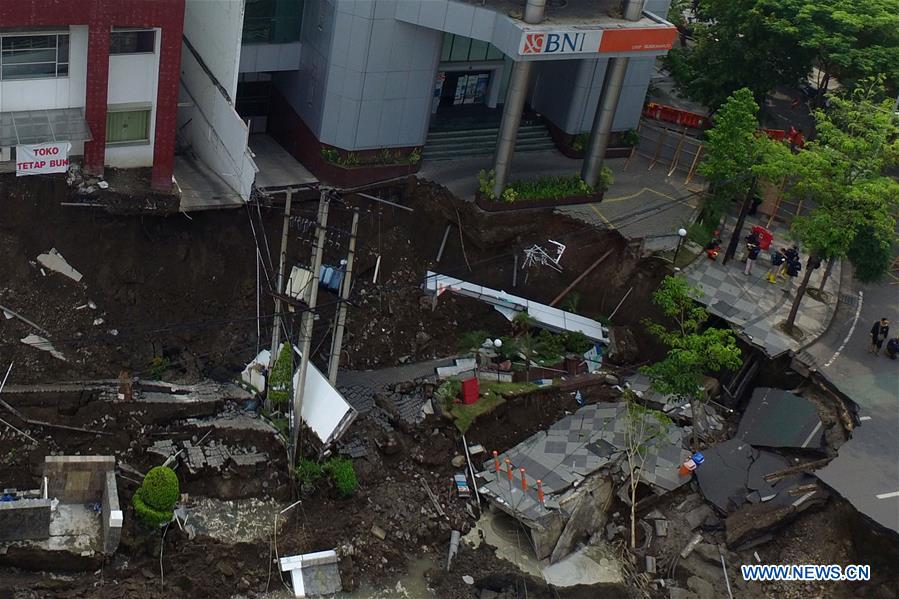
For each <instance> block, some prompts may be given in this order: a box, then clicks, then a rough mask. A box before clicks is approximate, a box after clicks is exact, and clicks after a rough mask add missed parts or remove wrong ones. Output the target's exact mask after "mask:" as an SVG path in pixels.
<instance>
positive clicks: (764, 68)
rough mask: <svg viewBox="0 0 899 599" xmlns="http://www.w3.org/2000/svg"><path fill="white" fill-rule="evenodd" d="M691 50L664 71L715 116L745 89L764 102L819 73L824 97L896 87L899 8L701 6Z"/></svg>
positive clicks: (879, 3) (776, 3)
mask: <svg viewBox="0 0 899 599" xmlns="http://www.w3.org/2000/svg"><path fill="white" fill-rule="evenodd" d="M697 16H698V19H699V21H700V22H699V23H698V24H697V25H696V27H695V43H694V44H693V45H692V46H690V47H686V48H676V49H674V50H672V51H671V52H670V53H669V55H668V57H667V58H666V64H667V66H668V68H669V70H670V72H671V74H672V75H673V76H674V78H675V81H676V84H677V87H678V89H679V90H680V91H681V93H683V94H684V95H686V96H687V97H689V98H691V99H693V100H696V101H698V102H702V103H703V104H705V105H706V106H708V107H709V108H710V109H711V110H712V111H714V110H715V109H717V107H718V106H720V105H721V104H722V103H723V102H724V101H725V99H726V98H727V96H728V95H729V94H730V93H732V92H733V91H735V90H737V89H739V88H741V87H747V88H749V89H750V90H751V91H752V93H753V95H754V96H755V98H756V100H757V101H759V102H761V100H762V99H763V98H764V96H765V93H766V92H768V91H770V90H771V89H773V88H774V87H776V86H778V85H782V84H783V85H791V86H793V85H797V84H799V83H801V82H803V81H805V80H807V78H808V76H809V74H810V73H811V72H812V68H813V67H817V68H818V69H819V72H820V77H819V81H818V85H819V88H820V89H821V93H822V94H823V93H824V92H826V91H827V88H828V85H829V81H830V79H831V78H832V77H837V78H838V79H839V80H840V81H841V83H843V85H844V86H849V87H855V85H856V84H857V83H858V82H859V81H862V80H863V79H865V78H866V77H870V76H872V75H880V74H883V75H885V76H886V78H887V84H888V87H889V88H890V89H892V90H894V91H895V90H896V88H897V87H899V7H897V4H896V0H699V1H698V2H697Z"/></svg>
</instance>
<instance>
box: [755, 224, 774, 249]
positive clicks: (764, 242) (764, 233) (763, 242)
mask: <svg viewBox="0 0 899 599" xmlns="http://www.w3.org/2000/svg"><path fill="white" fill-rule="evenodd" d="M752 232H753V233H755V234H756V235H758V236H759V248H760V249H762V250H767V249H768V248H770V247H771V242H773V241H774V235H772V234H771V231H769V230H768V229H766V228H765V227H762V226H759V225H756V226H754V227H752Z"/></svg>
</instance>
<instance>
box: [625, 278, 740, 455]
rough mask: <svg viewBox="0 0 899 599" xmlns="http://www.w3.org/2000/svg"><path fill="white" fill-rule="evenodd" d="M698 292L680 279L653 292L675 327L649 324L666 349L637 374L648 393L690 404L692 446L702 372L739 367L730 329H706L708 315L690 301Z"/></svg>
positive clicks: (668, 281) (667, 280)
mask: <svg viewBox="0 0 899 599" xmlns="http://www.w3.org/2000/svg"><path fill="white" fill-rule="evenodd" d="M700 294H701V291H700V290H699V289H698V288H696V287H693V286H692V285H690V284H689V283H687V282H686V280H684V279H682V278H680V277H673V276H667V277H665V278H664V279H663V280H662V283H661V285H660V286H659V288H658V289H657V290H656V291H655V292H654V293H653V294H652V302H653V303H654V304H656V305H657V306H659V307H660V308H661V309H662V312H663V313H664V314H665V316H667V317H668V318H669V319H671V320H672V321H673V322H674V325H675V326H674V327H673V328H671V329H669V328H666V327H665V326H663V325H661V324H659V323H655V322H652V321H649V320H646V321H644V324H645V325H646V328H647V330H648V331H649V332H650V333H651V334H652V335H654V336H655V337H656V338H658V339H659V340H660V341H661V342H662V343H663V344H664V345H665V346H667V347H668V354H667V355H666V356H665V359H664V360H662V361H661V362H656V363H655V364H651V365H649V366H644V367H642V368H641V369H640V372H642V373H643V374H645V375H646V376H648V377H649V380H650V381H651V385H652V389H653V390H654V391H656V392H658V393H662V394H665V395H674V396H676V397H678V398H680V399H685V400H689V401H691V402H693V415H694V418H693V426H694V431H693V442H694V445H695V444H696V428H697V427H699V426H701V424H702V423H701V420H702V416H701V414H702V410H701V409H700V408H701V406H702V403H703V402H704V401H705V399H706V398H705V393H704V391H703V386H702V382H703V381H702V377H703V376H704V375H705V373H706V372H718V371H720V370H736V369H738V368H739V367H740V365H741V364H742V363H743V360H742V357H741V355H740V349H739V348H738V347H737V342H736V337H735V335H734V333H733V331H731V330H729V329H717V328H714V327H706V326H705V325H706V322H707V321H708V319H709V313H708V311H706V310H705V308H703V307H702V306H700V305H699V304H697V303H696V302H695V301H694V299H693V298H694V297H698V296H699V295H700Z"/></svg>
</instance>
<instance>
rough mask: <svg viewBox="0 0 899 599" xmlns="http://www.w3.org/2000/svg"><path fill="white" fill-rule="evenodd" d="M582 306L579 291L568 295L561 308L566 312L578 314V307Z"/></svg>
mask: <svg viewBox="0 0 899 599" xmlns="http://www.w3.org/2000/svg"><path fill="white" fill-rule="evenodd" d="M580 304H581V294H580V293H578V292H577V291H572V292H571V293H569V294H568V295H566V296H565V297H564V299H562V302H561V303H560V304H559V308H561V309H562V310H565V311H566V312H571V313H572V314H577V313H578V307H579V306H580Z"/></svg>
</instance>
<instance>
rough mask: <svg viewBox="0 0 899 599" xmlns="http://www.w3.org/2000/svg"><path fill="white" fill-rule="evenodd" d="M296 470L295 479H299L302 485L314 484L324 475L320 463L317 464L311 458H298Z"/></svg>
mask: <svg viewBox="0 0 899 599" xmlns="http://www.w3.org/2000/svg"><path fill="white" fill-rule="evenodd" d="M296 470H297V479H299V481H300V484H301V485H302V486H304V487H308V486H310V485H314V484H315V483H316V482H318V481H319V480H320V479H321V478H322V477H323V476H324V475H325V471H324V468H322V467H321V465H320V464H317V463H316V462H313V461H312V460H307V459H306V458H303V459H301V460H300V463H299V464H298V465H297V468H296Z"/></svg>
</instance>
